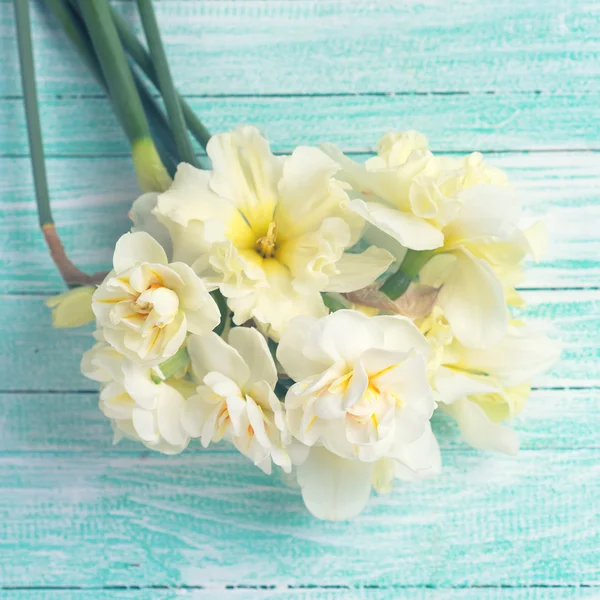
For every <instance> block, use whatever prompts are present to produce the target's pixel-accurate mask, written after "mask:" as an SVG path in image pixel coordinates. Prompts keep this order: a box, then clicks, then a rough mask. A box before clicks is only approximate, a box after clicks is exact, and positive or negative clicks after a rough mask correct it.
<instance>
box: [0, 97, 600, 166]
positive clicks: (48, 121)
mask: <svg viewBox="0 0 600 600" xmlns="http://www.w3.org/2000/svg"><path fill="white" fill-rule="evenodd" d="M189 103H190V106H191V107H192V108H193V109H194V110H195V111H196V112H197V114H198V115H199V117H200V118H201V119H202V120H203V122H204V123H205V124H206V126H207V127H208V129H209V130H210V131H212V132H213V133H218V132H221V131H226V130H229V129H232V128H235V127H236V126H237V125H238V124H239V123H252V124H254V125H256V126H257V127H259V128H260V129H261V130H263V131H264V132H265V133H266V134H267V135H268V136H269V139H270V140H271V142H272V147H273V150H274V151H276V152H290V151H291V150H292V149H293V148H294V147H295V146H297V145H298V144H319V143H322V142H332V143H335V144H338V145H339V146H340V147H341V148H342V149H344V150H345V151H349V152H370V151H372V150H373V149H374V148H375V144H376V142H377V140H378V139H379V137H380V136H381V135H382V134H383V133H385V132H386V131H389V130H391V129H397V130H403V129H417V130H420V131H422V132H423V133H425V134H426V135H427V137H428V138H429V141H430V144H431V147H432V149H434V150H435V151H440V152H457V151H458V152H466V151H473V150H479V151H482V152H493V151H506V150H513V151H514V150H555V151H556V150H564V149H566V150H573V149H578V150H600V94H587V95H583V96H581V97H573V96H568V95H544V94H542V95H521V94H503V95H456V96H439V95H436V96H410V95H409V96H403V95H385V96H342V97H336V96H319V97H302V96H282V97H244V98H232V97H226V98H220V97H219V98H190V99H189ZM0 115H1V117H0V126H2V129H3V130H4V131H5V132H6V134H5V135H6V138H5V140H4V141H3V143H2V147H1V148H0V150H1V152H2V153H3V154H5V155H8V156H15V155H16V156H20V155H26V154H27V149H28V146H27V136H26V129H25V118H24V113H23V108H22V102H21V100H20V99H18V98H17V99H5V100H0ZM41 120H42V123H43V125H44V143H45V149H46V152H47V153H48V154H49V155H50V156H64V155H67V156H70V155H73V154H75V155H80V154H83V155H89V154H92V155H95V154H114V153H121V154H127V153H128V151H129V150H128V147H127V143H126V139H125V137H124V135H123V133H122V131H121V130H120V128H119V125H118V123H117V121H116V119H115V117H114V115H113V113H112V112H111V108H110V105H109V104H108V101H107V100H106V99H105V98H85V99H81V98H65V99H62V98H61V99H48V100H46V101H45V102H44V103H43V105H42V108H41ZM196 148H197V149H198V146H196ZM598 163H599V164H600V158H599V159H598Z"/></svg>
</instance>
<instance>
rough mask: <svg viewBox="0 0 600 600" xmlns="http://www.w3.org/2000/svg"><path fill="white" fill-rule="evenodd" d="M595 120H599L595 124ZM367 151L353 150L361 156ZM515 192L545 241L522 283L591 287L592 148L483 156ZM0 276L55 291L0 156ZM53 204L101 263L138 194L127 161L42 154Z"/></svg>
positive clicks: (18, 184)
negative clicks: (542, 226) (544, 250)
mask: <svg viewBox="0 0 600 600" xmlns="http://www.w3.org/2000/svg"><path fill="white" fill-rule="evenodd" d="M599 122H600V121H599ZM365 157H366V155H356V157H355V158H356V159H357V160H363V159H364V158H365ZM488 160H489V161H490V163H491V164H493V165H495V166H498V167H499V168H501V169H504V170H506V172H507V173H508V174H509V175H510V177H511V179H512V181H513V182H514V184H515V187H516V189H517V190H518V192H519V194H520V196H521V198H522V203H523V207H524V214H525V216H526V218H528V219H544V221H545V223H546V226H547V229H548V235H549V239H550V246H549V250H548V254H547V256H546V257H545V259H544V260H543V261H542V262H541V263H540V264H539V265H534V264H532V265H531V268H530V269H529V270H528V272H527V280H526V281H525V282H524V286H525V287H527V288H538V289H539V288H557V287H562V288H582V287H597V286H598V282H599V281H600V238H599V237H598V233H597V227H596V223H597V222H598V221H599V220H600V203H599V202H598V198H599V196H600V153H593V152H591V153H569V152H561V153H519V152H517V153H510V154H490V155H489V156H488ZM0 171H1V172H2V173H4V176H3V180H2V188H1V189H2V192H3V193H2V197H0V257H1V259H2V260H1V261H0V279H1V280H2V282H3V292H5V293H6V292H13V293H18V292H22V291H25V292H28V293H30V292H32V291H36V292H41V291H49V292H59V291H61V290H62V282H61V280H60V278H59V276H58V273H57V271H56V268H55V266H54V264H53V263H52V261H51V260H50V258H49V257H48V252H47V249H46V246H45V245H44V241H43V239H42V236H41V235H40V233H39V229H38V224H37V216H36V211H35V202H34V199H33V197H32V187H33V182H32V178H31V173H30V165H29V160H28V159H26V158H12V159H8V158H0ZM48 176H49V185H50V192H51V197H52V206H53V209H54V213H55V218H56V222H57V224H58V227H59V231H60V233H61V236H62V239H63V243H64V244H65V247H66V248H67V251H68V252H69V255H70V256H71V258H72V259H73V260H74V261H75V262H76V264H78V265H79V266H80V267H81V268H83V269H85V270H87V271H89V272H95V271H97V270H102V269H107V268H109V265H110V261H111V257H112V248H113V247H114V243H115V241H116V240H117V239H118V237H119V236H120V235H121V234H122V233H124V232H125V231H127V228H128V227H129V226H130V223H129V221H128V219H127V216H126V215H127V210H128V208H129V206H130V205H131V202H132V201H133V199H135V198H136V197H137V195H138V193H139V192H138V191H137V184H136V181H135V177H134V175H133V172H132V166H131V159H130V158H129V157H110V158H105V157H94V158H92V157H87V158H70V159H68V160H66V159H61V158H53V159H49V160H48Z"/></svg>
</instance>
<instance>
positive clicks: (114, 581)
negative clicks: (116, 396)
mask: <svg viewBox="0 0 600 600" xmlns="http://www.w3.org/2000/svg"><path fill="white" fill-rule="evenodd" d="M444 461H445V462H444V470H443V472H442V474H441V475H440V476H439V477H438V478H436V479H433V480H430V481H426V482H422V483H420V484H400V485H398V486H397V488H396V490H395V491H393V492H392V493H391V494H389V495H387V496H380V497H375V498H372V500H371V502H370V503H369V506H368V507H367V508H366V510H365V511H364V513H362V514H361V515H360V516H359V517H358V518H357V519H356V520H355V521H353V522H351V523H347V522H346V523H343V522H338V523H335V522H318V521H315V520H314V519H313V518H312V517H311V516H310V515H308V514H307V512H306V509H305V508H304V506H303V503H302V501H301V499H300V495H299V493H298V491H297V489H295V488H290V487H287V486H285V485H284V484H283V483H281V482H279V481H278V480H277V478H273V477H268V476H266V475H264V474H263V473H262V472H261V471H260V470H259V469H256V467H254V466H253V465H251V464H250V462H249V461H247V460H246V459H244V457H242V456H241V455H238V454H225V453H224V454H217V453H210V454H208V453H203V452H197V453H187V454H182V455H179V456H177V457H165V456H161V455H155V454H151V455H149V454H147V453H140V454H139V455H138V456H130V457H116V456H114V457H113V456H108V455H106V454H102V453H101V454H95V453H91V452H88V453H70V454H68V455H64V454H56V453H53V452H43V453H40V454H39V455H34V454H33V453H28V454H27V455H25V456H19V455H17V456H0V490H1V494H0V513H2V514H4V515H6V518H3V519H2V521H1V522H0V535H1V537H2V540H3V548H4V552H3V553H1V554H0V581H2V582H3V584H4V585H7V586H10V585H36V586H54V585H67V586H73V585H85V584H86V583H87V582H90V581H94V582H95V584H96V585H123V584H128V585H145V586H148V585H177V583H179V582H182V581H184V582H185V583H186V584H188V585H201V586H202V585H203V586H211V585H220V586H226V585H236V584H238V583H240V582H243V583H244V584H245V585H281V584H286V585H287V584H289V583H290V580H292V582H293V584H294V585H295V586H305V585H319V586H329V585H348V586H353V587H358V586H368V585H376V586H382V587H390V586H406V585H409V586H424V585H431V586H434V587H449V586H480V585H483V586H495V585H510V586H517V585H518V586H524V585H534V584H537V585H540V584H545V585H565V584H572V583H573V582H577V583H579V584H587V585H600V570H599V568H598V565H599V564H600V543H599V542H600V539H599V535H598V510H597V503H596V500H597V498H598V495H599V494H600V477H599V475H600V473H599V471H600V451H599V450H598V449H592V450H588V449H577V450H565V451H555V452H545V451H535V450H530V451H524V452H522V453H521V454H520V455H519V456H518V457H516V458H515V457H506V456H491V455H483V454H480V453H476V452H472V451H467V452H451V453H446V455H445V456H444ZM575 489H576V490H577V493H573V490H575ZM524 565H525V568H524Z"/></svg>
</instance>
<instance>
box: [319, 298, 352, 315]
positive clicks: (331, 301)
mask: <svg viewBox="0 0 600 600" xmlns="http://www.w3.org/2000/svg"><path fill="white" fill-rule="evenodd" d="M321 296H322V298H323V303H324V304H325V306H326V307H327V308H328V309H329V310H330V311H331V312H335V311H337V310H343V309H345V308H348V306H347V305H346V304H344V303H343V302H342V301H341V300H340V299H339V298H336V297H335V296H332V295H330V294H321Z"/></svg>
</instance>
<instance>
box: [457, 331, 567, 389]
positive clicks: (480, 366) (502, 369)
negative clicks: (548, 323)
mask: <svg viewBox="0 0 600 600" xmlns="http://www.w3.org/2000/svg"><path fill="white" fill-rule="evenodd" d="M560 353H561V347H560V344H558V343H557V342H556V341H554V340H551V339H549V338H547V337H545V336H544V335H541V334H539V333H537V332H535V331H533V330H531V329H530V328H527V327H516V326H511V327H509V328H508V331H507V334H506V335H505V336H504V337H503V338H502V339H501V340H500V341H499V342H498V343H497V344H495V345H494V346H492V347H490V348H487V349H483V350H474V349H470V348H463V349H462V350H461V353H460V362H459V366H460V367H462V368H467V369H469V370H472V371H477V372H483V373H488V374H490V375H492V376H494V377H496V378H498V379H499V380H500V381H501V382H502V384H503V385H504V386H506V387H513V386H517V385H521V384H523V383H528V382H530V381H531V379H533V378H534V377H535V376H537V375H540V374H541V373H543V372H545V371H547V370H548V369H550V368H551V367H552V365H554V364H555V363H556V362H557V361H558V359H559V358H560Z"/></svg>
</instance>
